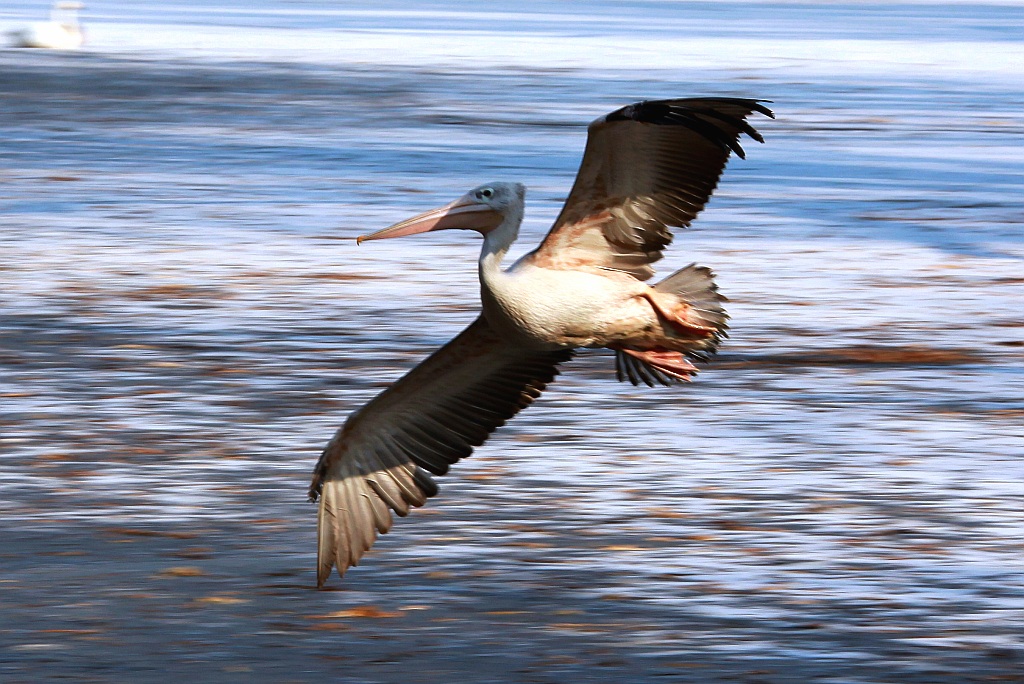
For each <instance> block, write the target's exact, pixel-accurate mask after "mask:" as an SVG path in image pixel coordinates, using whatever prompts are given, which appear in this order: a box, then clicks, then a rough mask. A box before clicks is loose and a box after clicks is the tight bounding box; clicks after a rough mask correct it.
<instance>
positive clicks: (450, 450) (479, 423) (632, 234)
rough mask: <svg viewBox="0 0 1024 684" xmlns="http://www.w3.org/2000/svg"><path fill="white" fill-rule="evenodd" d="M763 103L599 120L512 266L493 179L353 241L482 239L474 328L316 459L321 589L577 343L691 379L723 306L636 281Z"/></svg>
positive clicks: (628, 364)
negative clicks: (548, 217)
mask: <svg viewBox="0 0 1024 684" xmlns="http://www.w3.org/2000/svg"><path fill="white" fill-rule="evenodd" d="M761 102H764V100H747V99H736V98H723V97H707V98H693V99H678V100H649V101H644V102H638V103H636V104H632V105H629V106H626V107H622V108H621V109H617V110H615V111H614V112H612V113H610V114H607V115H605V116H602V117H600V118H599V119H597V120H596V121H594V122H593V123H591V124H590V126H589V128H588V136H587V146H586V151H585V152H584V154H583V161H582V163H581V165H580V169H579V172H578V173H577V175H576V182H575V184H574V185H573V187H572V191H571V192H570V193H569V197H568V198H567V199H566V201H565V206H564V207H563V208H562V212H561V214H559V216H558V218H557V220H556V221H555V224H554V226H553V227H552V228H551V231H550V232H549V233H548V234H547V236H546V237H545V238H544V241H543V242H541V244H540V246H539V247H538V248H537V249H535V250H534V251H532V252H530V253H529V254H526V255H525V256H523V257H522V258H521V259H519V260H518V261H516V262H515V264H513V265H512V266H511V267H510V268H508V269H507V270H503V269H502V268H501V262H502V258H503V257H504V256H505V254H506V252H508V249H509V247H510V246H511V245H512V243H513V242H514V241H515V239H516V237H517V235H518V233H519V224H520V223H521V222H522V220H523V205H524V196H525V188H524V187H523V186H522V185H521V184H519V183H488V184H487V185H481V186H480V187H477V188H474V189H473V190H470V191H469V192H468V193H466V194H465V195H463V196H462V197H460V198H459V199H457V200H455V201H454V202H452V203H451V204H447V205H445V206H443V207H440V208H438V209H434V210H432V211H428V212H426V213H423V214H420V215H418V216H414V217H413V218H410V219H406V220H405V221H402V222H400V223H396V224H394V225H393V226H390V227H388V228H384V229H383V230H379V231H377V232H375V233H371V234H369V235H363V236H361V237H359V238H358V240H357V241H358V242H364V241H368V240H382V239H385V238H395V237H402V236H406V235H413V234H415V233H424V232H427V231H433V230H443V229H448V228H461V229H468V230H475V231H477V232H478V233H480V234H481V235H483V238H484V240H483V249H482V250H481V252H480V261H479V273H480V298H481V301H482V305H483V310H482V311H481V313H480V316H479V317H478V318H477V319H476V320H475V321H474V322H473V323H471V324H470V326H469V327H468V328H466V329H465V330H463V331H462V332H461V333H460V334H459V335H458V336H456V337H455V339H453V340H452V341H451V342H449V343H448V344H446V345H445V346H443V347H442V348H441V349H439V350H437V351H436V352H434V353H433V354H432V355H431V356H430V357H428V358H427V359H426V360H425V361H423V362H422V363H420V365H418V366H416V367H415V368H413V369H412V370H411V371H410V372H409V373H408V374H407V375H405V377H403V378H401V379H400V380H398V381H397V382H395V383H394V384H393V385H391V386H390V387H389V388H387V389H386V390H384V391H383V392H381V393H380V394H379V395H378V396H377V397H376V398H374V399H373V400H371V401H370V402H369V403H367V404H366V405H364V406H363V407H362V408H360V409H359V410H357V411H356V412H355V413H353V414H352V415H351V416H349V418H348V420H347V421H346V422H345V424H344V425H343V426H342V427H341V429H339V430H338V431H337V433H336V434H335V435H334V437H333V438H332V439H331V441H330V443H329V444H328V445H327V448H326V449H325V450H324V452H323V454H322V455H321V456H320V460H319V461H318V462H317V465H316V469H315V471H314V474H313V483H312V485H311V486H310V490H309V495H310V499H311V500H312V501H316V500H317V499H319V501H320V506H319V514H318V518H317V536H318V549H317V585H318V586H320V587H322V586H323V585H324V582H326V581H327V579H328V578H329V577H330V575H331V568H332V567H337V568H338V575H339V576H343V575H344V573H345V570H346V569H348V568H349V567H350V566H353V565H356V564H357V563H358V561H359V559H360V558H361V557H362V556H363V554H364V553H365V552H366V551H367V550H368V549H369V548H370V546H371V545H372V544H373V542H374V540H375V539H376V537H377V533H378V532H379V533H381V534H384V533H386V532H387V531H388V530H389V529H390V528H391V524H392V518H391V511H394V512H395V513H397V514H398V515H399V516H405V515H407V514H408V513H409V509H410V507H416V506H422V505H423V504H425V503H426V501H427V498H428V497H431V496H434V495H435V494H437V491H438V488H437V485H436V484H435V483H434V481H433V479H432V478H431V477H430V475H429V474H428V471H429V473H433V474H435V475H444V474H445V473H447V472H448V467H449V466H450V465H451V464H453V463H455V462H456V461H458V460H459V459H460V458H465V457H466V456H469V455H470V453H471V452H472V451H473V447H474V446H479V445H480V444H483V442H484V441H485V440H486V439H487V437H488V436H489V435H490V434H491V432H493V431H494V430H495V429H496V428H498V427H499V426H501V425H503V424H504V423H505V421H507V420H508V419H509V418H511V417H512V416H514V415H515V414H516V413H518V412H519V411H520V409H523V408H526V407H527V406H529V405H530V404H531V403H532V402H533V400H534V399H536V398H537V397H538V396H540V393H541V391H542V390H543V389H544V388H545V387H546V386H547V384H548V383H550V382H551V381H552V380H553V379H554V377H555V376H556V375H557V374H558V365H559V364H560V363H563V362H565V361H568V360H569V359H570V358H571V357H572V355H573V351H574V350H575V349H577V348H579V347H590V348H598V347H605V348H608V349H612V350H614V351H615V357H616V358H615V363H616V373H617V376H618V379H619V380H620V381H622V380H626V379H628V380H629V381H630V382H631V383H633V384H634V385H637V384H639V383H640V382H644V383H645V384H647V385H651V386H653V385H654V384H655V383H660V384H663V385H668V384H670V383H673V382H678V381H683V380H689V379H690V377H691V376H692V375H693V374H694V373H696V372H697V369H696V368H695V367H694V365H693V364H692V363H691V362H690V359H695V360H707V359H708V357H709V356H710V355H711V354H713V353H714V352H715V349H716V348H717V346H718V343H719V341H720V340H721V338H722V337H724V336H725V330H726V328H727V326H726V319H727V315H726V313H725V311H724V310H723V308H722V302H723V301H725V298H724V297H722V296H721V295H719V294H718V291H717V287H716V286H715V283H714V281H713V280H712V278H713V274H712V272H711V271H710V270H709V269H707V268H705V267H702V266H696V265H694V264H691V265H689V266H687V267H686V268H683V269H681V270H679V271H677V272H675V273H673V274H672V275H670V276H669V277H668V278H665V279H664V280H662V281H661V282H659V283H657V284H656V285H654V286H651V285H648V284H647V283H645V282H644V281H646V280H647V279H649V278H650V277H651V276H652V275H653V274H654V269H653V268H652V264H653V263H654V262H656V261H657V260H658V259H660V258H661V256H662V250H663V249H664V248H665V247H667V246H668V244H669V242H671V241H672V233H671V232H670V231H669V227H679V228H685V227H686V226H688V225H690V223H691V222H692V221H693V219H694V218H696V216H697V214H698V213H699V212H700V211H701V210H702V209H703V208H704V205H705V204H706V203H707V201H708V199H709V198H710V197H711V193H712V192H713V191H714V189H715V186H716V185H717V183H718V178H719V176H720V175H721V173H722V170H723V169H724V168H725V164H726V162H727V161H728V158H729V153H730V152H735V153H736V154H737V155H738V156H740V157H744V153H743V148H742V147H740V144H739V138H740V134H744V133H745V134H746V135H748V136H749V137H750V138H752V139H754V140H757V141H758V142H764V140H763V138H762V137H761V135H760V134H759V133H758V132H757V131H756V130H754V128H753V127H751V126H750V124H748V123H747V122H746V121H745V119H746V117H747V116H749V115H750V114H752V113H754V112H759V113H761V114H764V115H766V116H768V117H771V118H775V117H774V115H773V114H772V112H771V110H769V109H768V108H767V107H765V106H764V105H762V104H761Z"/></svg>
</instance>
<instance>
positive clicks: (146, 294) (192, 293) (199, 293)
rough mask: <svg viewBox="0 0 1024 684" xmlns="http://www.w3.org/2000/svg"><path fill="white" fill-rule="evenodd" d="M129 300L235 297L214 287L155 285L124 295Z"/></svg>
mask: <svg viewBox="0 0 1024 684" xmlns="http://www.w3.org/2000/svg"><path fill="white" fill-rule="evenodd" d="M124 296H125V297H127V298H128V299H139V300H153V299H213V298H220V299H227V298H230V297H233V296H234V295H233V294H231V293H230V292H228V291H226V290H222V289H219V288H212V287H196V286H195V285H154V286H152V287H144V288H141V289H138V290H131V291H129V292H126V293H125V294H124Z"/></svg>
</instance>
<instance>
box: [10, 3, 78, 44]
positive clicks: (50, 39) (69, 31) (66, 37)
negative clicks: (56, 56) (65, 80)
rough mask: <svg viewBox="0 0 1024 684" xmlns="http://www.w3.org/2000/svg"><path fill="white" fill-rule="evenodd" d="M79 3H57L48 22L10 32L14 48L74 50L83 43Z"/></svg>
mask: <svg viewBox="0 0 1024 684" xmlns="http://www.w3.org/2000/svg"><path fill="white" fill-rule="evenodd" d="M83 7H84V5H83V4H82V3H80V2H57V3H55V4H54V5H53V8H52V9H51V10H50V21H41V22H37V23H35V24H32V25H31V26H29V27H28V28H25V29H21V30H18V31H12V32H11V39H12V42H13V44H14V47H26V48H48V49H51V50H76V49H78V48H80V47H82V44H83V43H84V42H85V33H84V32H83V31H82V27H81V26H80V25H79V23H78V11H79V10H80V9H82V8H83Z"/></svg>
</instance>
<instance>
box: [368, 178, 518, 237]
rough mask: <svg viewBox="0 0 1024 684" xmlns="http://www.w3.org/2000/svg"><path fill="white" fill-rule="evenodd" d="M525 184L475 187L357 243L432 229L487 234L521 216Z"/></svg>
mask: <svg viewBox="0 0 1024 684" xmlns="http://www.w3.org/2000/svg"><path fill="white" fill-rule="evenodd" d="M525 197H526V187H525V186H523V184H522V183H488V184H486V185H481V186H479V187H476V188H473V189H472V190H470V191H469V192H467V193H466V194H465V195H463V196H462V197H460V198H459V199H457V200H455V201H454V202H451V203H450V204H446V205H444V206H443V207H438V208H437V209H431V210H430V211H427V212H424V213H422V214H418V215H417V216H413V217H412V218H409V219H406V220H404V221H400V222H399V223H396V224H394V225H393V226H388V227H387V228H384V229H382V230H378V231H377V232H375V233H370V234H369V235H360V236H359V237H358V238H356V243H361V242H364V241H365V240H384V239H386V238H394V237H403V236H405V235H415V234H416V233H426V232H428V231H432V230H445V229H448V228H460V229H462V230H475V231H477V232H478V233H480V234H481V235H487V234H488V233H490V232H491V231H492V230H494V229H495V228H497V227H498V226H500V225H502V224H503V223H505V221H506V220H507V219H508V218H510V217H514V218H515V219H516V223H517V224H518V221H519V220H521V219H522V213H523V203H524V201H525Z"/></svg>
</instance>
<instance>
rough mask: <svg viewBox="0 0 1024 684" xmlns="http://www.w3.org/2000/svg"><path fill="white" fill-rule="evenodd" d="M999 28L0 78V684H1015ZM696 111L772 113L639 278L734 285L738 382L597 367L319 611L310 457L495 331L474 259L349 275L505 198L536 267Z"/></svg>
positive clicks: (582, 26)
mask: <svg viewBox="0 0 1024 684" xmlns="http://www.w3.org/2000/svg"><path fill="white" fill-rule="evenodd" d="M41 15H42V12H41V10H40V9H39V7H38V6H37V5H36V4H35V3H26V2H14V3H7V4H6V5H5V7H4V8H3V9H2V10H0V30H6V29H7V28H15V27H17V26H20V25H23V24H24V23H27V22H29V21H30V20H33V19H36V18H39V17H40V16H41ZM1020 16H1021V5H1020V4H1019V3H1000V4H995V3H992V4H989V3H983V2H962V3H957V4H947V5H931V4H922V3H887V4H845V5H843V4H834V3H822V4H814V3H786V4H782V5H774V4H769V3H757V2H728V3H685V2H659V3H641V2H601V3H589V4H588V6H587V8H585V9H584V8H582V7H581V6H579V5H575V4H568V3H550V2H525V3H519V4H517V5H515V6H508V7H491V6H475V7H472V8H468V9H467V7H466V6H465V5H464V4H455V3H426V4H424V3H417V4H415V5H411V4H405V3H399V2H394V3H376V4H374V5H372V6H371V5H359V4H346V5H345V6H344V8H341V9H339V8H337V7H333V6H331V7H328V6H325V5H319V4H316V3H308V2H307V3H302V2H292V3H285V2H278V3H264V4H262V5H261V6H260V7H259V8H257V9H251V8H249V7H247V6H245V5H243V4H241V3H239V4H230V3H226V2H206V3H193V4H191V5H171V6H167V5H162V4H157V3H135V4H134V5H133V7H132V8H130V9H129V10H126V9H125V8H124V7H123V5H121V4H114V3H90V6H89V9H88V12H87V13H86V14H85V15H84V20H85V23H86V26H87V30H88V32H89V39H90V43H89V44H88V46H87V49H85V50H83V51H81V52H78V53H70V54H59V53H44V52H32V51H15V50H5V51H0V100H2V101H3V108H2V109H0V136H2V139H0V141H2V149H3V152H4V157H3V159H4V164H3V166H2V168H0V181H2V183H0V216H2V219H3V226H4V228H3V231H2V232H0V255H2V256H0V316H2V324H0V521H2V522H0V540H2V544H3V548H2V549H0V591H2V592H3V599H2V603H0V605H2V608H0V610H2V617H3V619H2V620H0V673H2V674H3V677H4V678H5V679H7V680H11V681H31V680H38V679H40V678H55V677H64V678H70V679H80V680H99V681H124V680H126V679H130V680H133V681H155V680H161V681H162V680H165V679H166V673H168V672H173V673H175V674H176V675H180V676H182V677H186V676H191V677H193V678H197V679H199V680H200V681H207V680H210V679H216V680H217V681H236V680H237V681H252V680H254V679H256V680H268V681H284V680H295V681H311V680H313V679H322V678H323V677H324V676H325V675H326V676H329V677H331V678H332V679H333V680H337V681H346V682H389V681H398V680H399V679H409V678H413V679H416V680H417V681H425V682H434V681H436V682H448V681H454V680H465V681H479V682H523V681H539V682H544V681H552V682H560V681H578V680H585V681H607V682H621V681H665V680H668V681H694V682H708V681H767V682H786V681H809V680H812V679H817V680H820V681H835V682H854V681H856V682H883V681H892V680H893V679H894V678H897V677H898V678H899V679H901V680H903V681H921V682H936V681H950V682H962V681H971V680H972V678H973V679H975V680H979V681H986V680H988V679H994V678H1000V677H1003V678H1005V677H1006V676H1016V675H1017V674H1018V673H1019V672H1020V671H1021V670H1022V668H1024V643H1022V638H1021V636H1020V635H1021V634H1022V633H1024V572H1022V571H1021V557H1022V554H1024V542H1022V539H1024V464H1022V461H1021V456H1022V455H1024V430H1022V428H1021V420H1022V418H1024V400H1022V398H1021V397H1022V390H1024V371H1022V370H1021V361H1022V360H1024V315H1022V314H1021V308H1020V302H1021V301H1022V296H1024V277H1022V264H1024V238H1022V232H1021V225H1022V220H1024V215H1022V213H1021V205H1020V197H1021V190H1022V185H1024V161H1021V159H1020V155H1019V153H1018V150H1019V149H1020V147H1021V143H1022V140H1024V115H1022V114H1021V112H1022V104H1024V96H1022V95H1021V92H1020V87H1019V73H1020V68H1021V66H1022V65H1024V44H1022V37H1024V36H1022V34H1024V30H1022V29H1021V22H1020V20H1019V18H1020ZM697 94H711V95H731V96H745V97H762V98H767V99H771V100H773V101H774V104H773V105H772V106H773V107H774V108H775V110H776V112H777V114H778V119H777V120H776V121H769V120H760V121H755V122H754V123H755V124H756V125H757V126H758V127H759V128H760V130H761V131H762V132H763V133H764V134H765V136H766V138H767V144H765V145H763V146H762V145H757V144H756V143H753V142H750V143H749V144H747V145H746V147H747V151H748V159H747V160H746V161H743V160H733V162H732V163H731V164H730V167H729V169H728V170H727V172H726V175H725V177H724V180H723V182H722V184H721V186H720V188H719V190H718V192H717V193H716V195H715V198H714V199H713V201H712V202H711V204H710V206H709V209H708V210H707V211H706V212H705V213H704V214H703V215H702V216H701V218H700V219H699V220H698V222H697V223H696V225H695V227H694V229H693V230H691V231H688V232H687V233H686V234H684V235H680V236H679V237H678V239H677V241H676V243H675V244H674V245H673V247H672V248H671V250H670V252H669V256H668V258H667V259H666V260H665V262H663V264H664V266H663V269H662V270H663V272H670V270H671V269H673V268H675V267H678V266H682V265H684V264H686V263H689V262H691V261H698V262H700V263H704V264H707V265H709V266H712V267H713V268H714V269H715V270H716V272H717V273H718V282H719V284H720V286H721V288H722V291H723V292H725V293H726V294H727V295H728V296H729V297H730V299H731V303H730V305H729V310H730V313H731V314H732V316H733V321H732V323H733V327H732V331H731V332H732V336H731V338H730V340H729V341H728V344H727V345H726V346H725V347H724V348H723V352H722V354H721V355H720V356H719V358H718V360H717V361H716V362H715V363H714V364H712V365H711V366H709V367H708V368H707V369H706V370H705V371H704V372H703V373H702V374H701V375H700V376H699V377H698V378H697V380H696V381H695V382H694V383H693V384H692V385H690V386H686V387H679V388H673V389H656V390H649V389H647V388H640V389H638V388H633V387H631V386H628V385H621V384H618V383H616V382H614V373H613V360H612V358H611V357H610V356H609V355H606V354H602V353H596V352H595V353H587V354H585V355H583V356H582V358H580V359H579V360H577V361H574V362H572V363H571V364H569V365H568V366H567V367H566V369H565V373H564V375H563V376H561V377H560V378H559V380H558V381H557V382H556V383H555V384H554V385H553V386H552V387H551V388H550V389H549V390H548V392H546V393H545V395H544V397H542V398H541V400H539V401H538V403H537V405H536V406H535V407H533V408H531V409H530V410H528V411H526V412H524V413H523V414H522V415H521V416H519V417H518V418H516V419H515V420H514V421H513V422H512V423H511V424H510V425H508V426H507V427H505V428H503V429H502V430H500V431H499V432H498V433H497V434H496V435H495V437H494V438H493V439H492V440H491V441H490V442H488V444H487V445H486V446H485V447H483V448H481V449H480V450H478V452H477V454H475V455H474V456H473V458H471V459H468V460H467V461H465V462H463V463H460V464H459V465H458V466H457V468H455V469H454V470H453V473H452V474H451V475H449V476H448V477H446V478H444V479H443V481H442V482H441V485H442V492H441V495H440V496H438V497H437V498H435V499H434V500H432V501H431V503H430V504H429V505H428V507H427V508H426V509H423V510H421V511H416V512H415V513H413V514H412V515H411V516H410V517H409V518H408V519H406V520H401V521H399V522H397V523H396V526H395V528H394V531H393V532H392V533H391V534H389V535H388V536H387V537H384V538H382V539H381V540H380V541H378V543H377V545H376V547H375V548H374V550H373V551H372V552H371V553H370V554H369V555H368V556H367V557H366V559H365V560H364V563H363V565H362V566H360V567H359V568H356V569H354V570H353V571H351V572H350V573H349V575H348V576H347V577H346V578H345V580H344V581H343V582H339V581H337V580H336V579H335V580H332V583H331V588H332V589H333V591H329V592H316V591H314V590H313V585H314V577H313V563H314V555H315V551H314V527H315V510H314V507H312V506H310V505H309V504H307V503H305V501H304V494H305V488H306V485H307V484H308V478H309V474H310V469H311V467H312V464H313V462H314V460H315V458H316V456H317V454H318V451H319V449H320V448H321V447H322V446H323V444H324V443H325V441H326V439H327V438H328V437H329V436H330V434H331V433H332V431H333V430H334V429H335V428H336V427H337V425H338V424H340V422H341V421H342V420H343V419H344V417H345V415H347V413H348V412H349V411H351V410H353V409H354V408H355V407H358V406H359V405H360V404H361V403H362V402H363V401H365V400H366V399H368V398H369V397H371V396H372V395H373V394H374V393H376V392H377V391H379V389H380V388H382V387H384V386H386V385H387V383H389V382H390V381H392V380H393V379H395V378H396V377H398V376H399V375H400V374H401V373H402V372H404V371H405V370H406V369H407V368H409V367H410V366H411V365H413V364H414V363H416V362H417V360H418V359H420V358H422V356H424V355H425V354H427V353H429V351H431V350H432V349H434V348H436V347H437V346H438V345H440V344H443V343H444V342H445V341H446V340H447V339H449V338H450V337H451V336H452V335H454V334H455V333H456V332H457V331H458V330H459V329H461V327H463V326H464V325H465V324H466V323H468V322H469V321H470V320H472V318H473V317H474V315H475V311H476V307H477V285H476V282H475V258H476V253H477V249H478V243H477V242H475V241H473V240H472V239H470V238H468V237H467V236H466V235H462V234H444V233H442V234H438V235H430V236H420V237H418V238H410V239H409V240H407V241H406V240H397V241H393V242H392V241H388V242H381V243H371V244H367V245H364V246H362V247H359V248H356V247H355V245H354V244H353V243H352V242H351V241H349V240H348V238H352V237H355V236H356V235H359V234H361V233H364V232H367V231H368V230H371V229H374V228H379V227H382V226H384V225H387V224H388V223H391V222H393V221H396V220H399V219H401V218H405V217H406V216H408V215H410V214H412V213H415V212H417V211H420V210H423V209H426V208H429V207H432V206H435V205H437V204H439V203H442V202H446V201H449V200H450V199H452V198H454V197H456V196H458V195H459V194H461V193H462V192H464V191H465V190H466V189H468V188H470V187H473V186H475V185H477V184H479V183H481V182H487V181H492V180H509V181H522V182H525V183H526V184H527V185H528V186H529V193H528V209H527V212H528V214H527V220H526V224H525V226H524V231H523V236H522V237H521V239H520V243H521V245H522V246H521V247H520V248H519V249H518V251H520V252H522V251H525V250H527V249H529V248H531V247H532V246H533V245H535V244H536V243H537V241H538V240H539V239H540V238H541V236H542V235H543V234H544V232H545V231H546V230H547V227H548V226H549V225H550V223H551V220H552V219H553V218H554V216H555V215H556V213H557V211H558V209H559V207H560V204H561V199H562V198H563V197H564V195H565V193H566V192H567V189H568V187H569V185H570V184H571V180H572V176H573V174H574V172H575V170H576V167H577V164H578V161H579V156H580V154H581V151H582V147H583V143H584V139H585V125H586V123H587V122H588V121H589V120H590V119H592V118H594V117H596V116H598V115H600V114H603V113H605V112H607V111H610V110H611V109H612V108H614V107H617V106H620V105H622V104H625V103H627V102H630V101H633V100H635V99H639V98H645V97H646V98H653V97H663V96H688V95H697Z"/></svg>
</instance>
